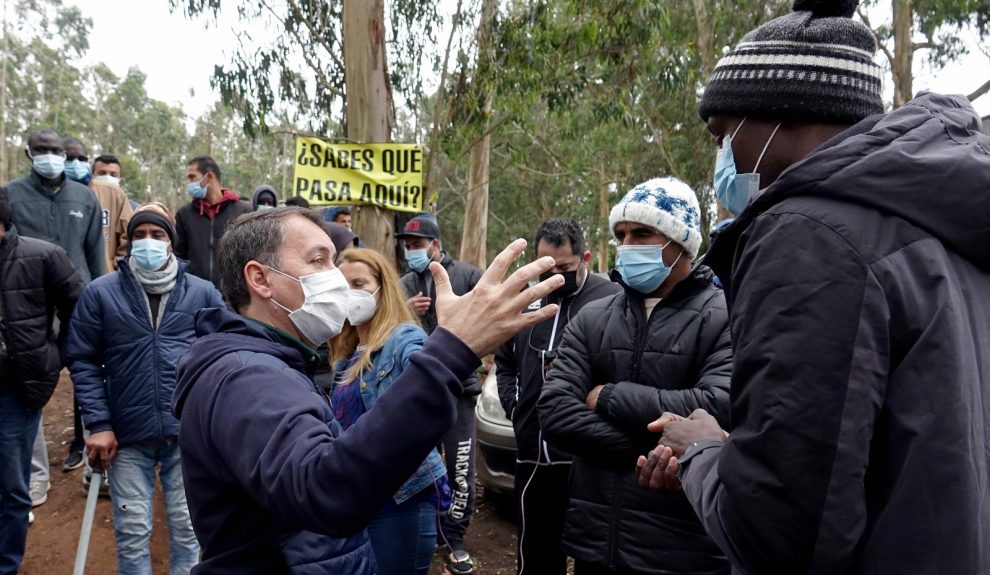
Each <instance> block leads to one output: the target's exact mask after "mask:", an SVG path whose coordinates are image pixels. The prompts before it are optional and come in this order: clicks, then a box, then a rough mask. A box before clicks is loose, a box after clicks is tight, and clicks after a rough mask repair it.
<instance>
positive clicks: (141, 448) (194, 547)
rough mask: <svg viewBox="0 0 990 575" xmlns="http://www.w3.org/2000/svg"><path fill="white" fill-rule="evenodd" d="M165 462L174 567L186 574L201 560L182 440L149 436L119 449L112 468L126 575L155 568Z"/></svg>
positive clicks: (120, 568)
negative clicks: (155, 519)
mask: <svg viewBox="0 0 990 575" xmlns="http://www.w3.org/2000/svg"><path fill="white" fill-rule="evenodd" d="M159 465H160V466H161V468H160V469H159V471H158V477H159V478H160V479H161V482H162V491H163V492H164V494H165V516H166V519H167V520H168V543H169V544H168V565H169V573H171V574H172V575H186V574H188V573H189V571H190V570H191V569H192V568H193V566H194V565H196V563H197V562H198V561H199V542H198V541H197V540H196V534H195V533H193V528H192V521H191V520H190V519H189V506H188V505H187V504H186V492H185V489H184V488H183V486H182V463H181V462H180V461H179V444H178V443H177V442H176V440H175V439H166V440H160V441H146V442H142V443H138V444H136V445H129V446H127V447H123V448H121V449H120V450H118V451H117V456H116V457H114V459H113V461H112V462H111V463H110V469H109V471H108V475H109V478H110V497H111V498H112V499H113V527H114V532H115V535H116V537H117V573H119V574H121V575H132V574H142V575H143V574H147V575H150V574H151V508H152V499H153V498H154V495H155V468H156V467H157V466H159Z"/></svg>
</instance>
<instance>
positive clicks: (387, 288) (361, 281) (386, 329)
mask: <svg viewBox="0 0 990 575" xmlns="http://www.w3.org/2000/svg"><path fill="white" fill-rule="evenodd" d="M337 265H338V267H339V268H340V271H341V272H343V274H344V277H346V278H347V282H348V283H349V284H350V286H351V306H350V309H349V310H348V319H347V322H346V323H345V324H344V328H343V330H342V331H341V332H340V334H339V335H338V336H337V337H335V338H334V339H332V340H331V341H330V348H331V349H332V350H333V352H332V355H331V363H332V364H333V365H334V367H335V369H336V375H335V379H334V385H333V389H332V391H331V397H332V399H333V408H334V415H335V416H336V418H337V421H338V422H339V423H340V424H341V426H343V427H344V429H347V428H348V427H350V426H351V425H353V424H354V422H356V421H357V420H358V418H360V417H361V415H363V414H364V413H366V412H367V411H368V410H370V409H371V408H372V406H373V405H374V404H375V401H377V399H378V398H379V397H380V396H381V394H383V393H385V392H386V391H387V390H388V388H389V386H390V385H391V384H392V383H393V382H394V381H395V378H396V377H398V375H399V374H400V373H402V370H403V369H405V368H406V366H407V365H409V359H410V357H411V356H412V355H413V354H414V353H415V352H417V351H419V350H420V348H422V347H423V344H424V343H425V342H426V332H424V331H423V329H422V328H421V327H419V323H418V322H417V321H416V318H415V317H414V316H413V314H412V311H410V309H409V307H408V306H407V305H406V293H405V290H404V289H403V287H402V283H401V282H400V280H399V276H398V275H397V274H396V273H395V270H393V269H392V266H391V265H389V263H388V261H387V260H386V259H385V258H384V257H383V256H382V255H381V254H379V253H378V252H375V251H373V250H368V249H361V248H356V249H349V250H347V251H346V252H344V253H342V254H341V255H340V261H339V262H338V264H337ZM368 448H369V449H374V446H373V445H371V446H368ZM446 492H449V490H448V488H447V471H446V467H445V466H444V463H443V459H442V458H441V457H440V454H439V453H438V452H437V450H436V449H434V450H433V451H431V452H430V454H429V455H428V456H427V458H426V460H425V461H423V463H422V464H421V465H420V466H419V469H417V470H416V473H415V474H413V476H412V477H410V478H409V480H408V481H406V483H405V484H403V485H402V487H400V488H399V491H398V492H397V493H395V495H394V496H393V497H392V499H391V500H390V501H389V502H388V503H387V504H386V505H385V507H384V508H383V509H381V510H380V511H379V513H378V515H377V516H376V517H375V519H374V520H373V521H372V522H371V525H370V526H369V527H368V533H369V535H370V536H371V546H372V548H373V549H374V551H375V558H376V560H377V563H378V571H377V573H378V575H392V574H397V575H408V574H421V575H426V573H427V572H428V571H429V568H430V559H431V558H432V556H433V551H434V548H435V547H436V539H437V527H436V525H437V522H436V519H437V511H438V509H439V508H440V507H441V500H443V499H445V497H444V496H443V494H444V493H446Z"/></svg>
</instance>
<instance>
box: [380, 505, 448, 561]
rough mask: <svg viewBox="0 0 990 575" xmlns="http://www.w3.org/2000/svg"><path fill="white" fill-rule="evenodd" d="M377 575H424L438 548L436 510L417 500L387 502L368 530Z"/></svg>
mask: <svg viewBox="0 0 990 575" xmlns="http://www.w3.org/2000/svg"><path fill="white" fill-rule="evenodd" d="M368 535H369V536H370V537H371V547H372V549H374V551H375V561H376V562H377V563H378V570H377V571H376V573H377V574H378V575H426V574H427V573H428V572H429V570H430V560H431V559H432V558H433V551H434V549H436V546H437V509H436V507H434V506H433V503H431V502H430V501H429V499H427V498H425V497H421V496H416V497H413V498H412V499H410V500H409V501H406V502H404V503H402V504H398V505H397V504H396V503H395V502H394V501H389V502H388V504H386V506H385V509H382V510H381V511H380V512H379V513H378V515H376V516H375V518H374V520H372V522H371V525H369V526H368Z"/></svg>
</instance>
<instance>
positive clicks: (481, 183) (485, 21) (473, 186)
mask: <svg viewBox="0 0 990 575" xmlns="http://www.w3.org/2000/svg"><path fill="white" fill-rule="evenodd" d="M497 11H498V0H483V2H482V4H481V21H480V22H479V23H478V34H477V38H478V67H477V70H478V72H476V73H477V74H478V75H479V76H480V75H481V74H483V73H484V72H483V71H485V70H491V59H492V58H493V54H492V47H491V29H492V24H493V23H494V21H495V14H496V13H497ZM477 84H478V85H479V86H485V87H484V88H483V90H484V100H483V102H484V103H483V104H482V115H483V118H484V122H483V124H482V126H481V129H482V130H483V132H482V136H481V139H480V140H478V141H477V142H475V143H474V145H473V146H472V147H471V163H470V165H469V167H468V189H467V197H466V201H465V206H464V228H463V229H462V230H461V253H460V259H461V261H465V262H467V263H469V264H471V265H473V266H476V267H479V268H481V269H484V268H486V267H487V266H488V180H489V165H490V158H489V155H490V152H491V147H492V141H491V134H490V132H489V124H490V122H491V114H492V96H493V94H492V90H491V88H490V87H488V86H489V85H490V84H489V83H488V82H487V81H486V79H485V78H477Z"/></svg>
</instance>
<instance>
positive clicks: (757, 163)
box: [744, 120, 781, 173]
mask: <svg viewBox="0 0 990 575" xmlns="http://www.w3.org/2000/svg"><path fill="white" fill-rule="evenodd" d="M744 121H745V120H744ZM780 126H781V124H777V127H776V128H774V129H773V132H772V133H771V134H770V139H769V140H767V143H766V145H764V146H763V151H762V152H760V157H759V158H757V160H756V165H755V166H754V167H753V172H754V173H756V171H757V170H758V169H759V167H760V162H762V161H763V155H764V154H766V153H767V149H768V148H769V147H770V142H772V141H773V137H774V136H776V135H777V130H779V129H780Z"/></svg>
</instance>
